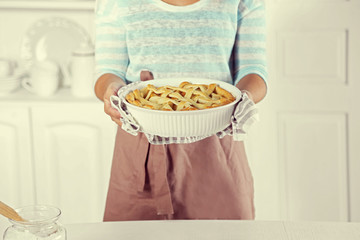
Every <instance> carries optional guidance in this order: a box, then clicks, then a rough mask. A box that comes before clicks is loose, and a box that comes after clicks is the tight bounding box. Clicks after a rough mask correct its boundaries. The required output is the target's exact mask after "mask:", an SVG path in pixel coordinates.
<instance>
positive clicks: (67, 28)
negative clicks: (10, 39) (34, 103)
mask: <svg viewBox="0 0 360 240" xmlns="http://www.w3.org/2000/svg"><path fill="white" fill-rule="evenodd" d="M82 42H91V38H90V36H89V34H88V33H87V31H86V30H85V29H84V28H82V27H81V26H80V25H78V24H77V23H75V22H73V21H71V20H69V19H66V18H60V17H54V18H45V19H41V20H39V21H37V22H35V23H34V24H33V25H32V26H31V27H30V28H29V29H28V31H27V33H26V35H25V36H24V38H23V41H22V45H21V51H20V56H21V58H22V59H23V60H24V61H25V66H24V67H25V68H26V70H28V71H29V69H30V68H31V66H32V64H33V63H34V62H35V61H42V60H51V61H54V62H55V63H57V64H58V65H59V67H60V68H64V67H67V66H68V64H69V61H70V57H71V53H72V52H73V51H74V50H75V49H77V48H78V47H79V45H80V44H81V43H82ZM64 75H65V74H64V73H63V76H64ZM62 84H63V85H64V86H69V85H70V80H69V79H68V78H63V82H62Z"/></svg>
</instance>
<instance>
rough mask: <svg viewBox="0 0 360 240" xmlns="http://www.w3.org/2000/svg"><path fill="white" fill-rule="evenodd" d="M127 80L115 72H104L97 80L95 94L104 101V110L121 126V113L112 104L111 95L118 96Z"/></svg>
mask: <svg viewBox="0 0 360 240" xmlns="http://www.w3.org/2000/svg"><path fill="white" fill-rule="evenodd" d="M125 85H126V84H125V82H124V81H123V80H122V79H121V78H120V77H118V76H116V75H114V74H110V73H107V74H104V75H102V76H101V77H99V79H98V80H97V81H96V84H95V94H96V96H97V97H98V98H99V99H100V100H101V101H104V112H105V113H106V114H107V115H109V116H110V118H111V120H113V121H114V122H115V123H116V124H118V125H119V126H121V124H122V123H121V121H120V118H121V116H120V113H119V112H118V111H117V110H116V109H115V108H113V107H112V106H111V103H110V96H111V95H115V96H117V92H118V90H119V89H120V88H121V87H123V86H125Z"/></svg>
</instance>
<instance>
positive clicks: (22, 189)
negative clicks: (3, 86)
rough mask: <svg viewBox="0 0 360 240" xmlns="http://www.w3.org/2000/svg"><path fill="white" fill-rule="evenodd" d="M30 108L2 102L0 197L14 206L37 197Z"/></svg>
mask: <svg viewBox="0 0 360 240" xmlns="http://www.w3.org/2000/svg"><path fill="white" fill-rule="evenodd" d="M29 126H30V119H29V109H28V108H26V107H9V106H0V190H1V191H0V200H1V201H3V202H6V203H8V204H11V205H12V206H23V205H29V204H33V203H34V201H35V193H34V181H33V168H32V149H31V140H30V131H29V129H30V128H29Z"/></svg>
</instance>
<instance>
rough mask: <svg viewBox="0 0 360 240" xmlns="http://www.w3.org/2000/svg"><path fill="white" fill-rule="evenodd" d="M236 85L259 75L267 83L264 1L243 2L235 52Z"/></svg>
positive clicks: (234, 72) (234, 78) (234, 71)
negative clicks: (251, 76)
mask: <svg viewBox="0 0 360 240" xmlns="http://www.w3.org/2000/svg"><path fill="white" fill-rule="evenodd" d="M233 64H234V66H233V80H234V85H236V84H237V83H238V82H239V81H240V80H241V79H242V78H243V77H244V76H246V75H248V74H258V75H259V76H260V77H261V78H262V79H263V80H264V81H265V83H266V80H267V66H266V28H265V6H264V3H263V0H241V1H240V4H239V9H238V24H237V34H236V39H235V45H234V51H233Z"/></svg>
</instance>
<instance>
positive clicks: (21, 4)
mask: <svg viewBox="0 0 360 240" xmlns="http://www.w3.org/2000/svg"><path fill="white" fill-rule="evenodd" d="M94 8H95V0H86V1H80V0H79V1H65V0H62V1H54V0H26V1H24V0H0V9H31V10H32V9H59V10H86V11H93V10H94Z"/></svg>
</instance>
